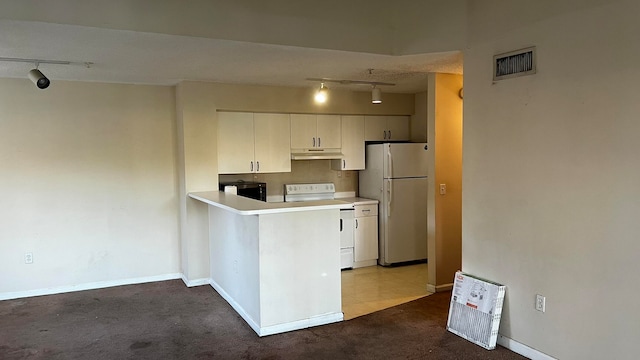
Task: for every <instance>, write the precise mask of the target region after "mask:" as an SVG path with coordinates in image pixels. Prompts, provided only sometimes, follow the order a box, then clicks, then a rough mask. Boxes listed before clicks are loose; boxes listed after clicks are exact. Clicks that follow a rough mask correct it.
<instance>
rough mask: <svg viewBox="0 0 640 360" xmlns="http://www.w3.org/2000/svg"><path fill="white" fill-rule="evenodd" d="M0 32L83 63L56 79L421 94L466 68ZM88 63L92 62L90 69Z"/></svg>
mask: <svg viewBox="0 0 640 360" xmlns="http://www.w3.org/2000/svg"><path fill="white" fill-rule="evenodd" d="M0 33H1V34H3V35H2V36H1V37H0V57H10V58H27V59H42V60H62V61H72V62H78V64H72V65H55V64H41V65H40V66H39V68H40V70H41V71H42V72H43V73H44V74H45V75H46V76H47V77H48V78H49V79H50V80H51V81H52V83H54V82H55V81H56V80H74V81H92V82H114V83H129V84H152V85H175V84H177V83H179V82H180V81H184V80H193V81H211V82H221V83H238V84H258V85H276V86H293V87H309V86H318V85H319V84H318V83H317V82H311V81H308V80H306V79H307V78H332V79H348V80H359V81H376V82H388V83H394V84H396V85H395V86H382V87H381V88H382V90H383V91H384V92H395V93H416V92H420V91H424V90H426V86H427V85H426V84H427V82H426V79H427V73H429V72H442V73H455V74H461V73H462V54H461V53H460V52H443V53H429V54H418V55H406V56H391V55H379V54H369V53H361V52H349V51H337V50H325V49H311V48H303V47H294V46H282V45H269V44H258V43H249V42H241V41H231V40H219V39H210V38H200V37H188V36H178V35H166V34H158V33H146V32H135V31H127V30H113V29H104V28H94V27H86V26H77V25H62V24H52V23H43V22H32V21H15V20H0ZM84 62H92V63H93V65H91V66H90V67H88V68H87V67H85V66H83V65H82V64H81V63H84ZM33 67H34V64H30V63H19V62H0V77H6V78H26V75H27V72H28V71H29V70H30V69H31V68H33ZM369 69H372V70H371V71H369ZM328 85H329V87H339V88H344V89H349V90H355V91H358V90H363V91H364V90H368V89H369V86H368V85H357V84H328Z"/></svg>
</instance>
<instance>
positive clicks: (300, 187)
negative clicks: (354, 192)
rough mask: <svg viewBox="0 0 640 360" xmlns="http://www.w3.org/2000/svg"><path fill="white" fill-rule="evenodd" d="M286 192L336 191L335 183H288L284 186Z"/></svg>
mask: <svg viewBox="0 0 640 360" xmlns="http://www.w3.org/2000/svg"><path fill="white" fill-rule="evenodd" d="M284 192H285V194H289V195H294V194H332V193H335V192H336V188H335V186H334V184H333V183H319V184H287V185H285V186H284Z"/></svg>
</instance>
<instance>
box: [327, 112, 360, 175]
mask: <svg viewBox="0 0 640 360" xmlns="http://www.w3.org/2000/svg"><path fill="white" fill-rule="evenodd" d="M341 129H342V154H343V155H344V157H343V158H342V159H341V160H331V168H332V169H333V170H364V163H365V161H364V149H365V146H364V116H362V115H355V116H350V115H349V116H348V115H343V116H342V117H341Z"/></svg>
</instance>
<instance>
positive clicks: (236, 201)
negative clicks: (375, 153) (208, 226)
mask: <svg viewBox="0 0 640 360" xmlns="http://www.w3.org/2000/svg"><path fill="white" fill-rule="evenodd" d="M189 197H190V198H193V199H196V200H199V201H202V202H204V203H207V204H209V205H213V206H217V207H219V208H223V209H226V210H229V211H232V212H235V213H237V214H240V215H261V214H276V213H285V212H295V211H311V210H327V209H348V208H351V207H352V206H353V202H346V201H344V199H337V200H318V201H301V202H277V203H273V202H264V201H259V200H254V199H250V198H246V197H243V196H238V195H233V194H229V193H225V192H223V191H203V192H193V193H189ZM374 201H375V200H374ZM376 202H377V201H376Z"/></svg>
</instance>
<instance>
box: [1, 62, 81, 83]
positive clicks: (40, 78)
mask: <svg viewBox="0 0 640 360" xmlns="http://www.w3.org/2000/svg"><path fill="white" fill-rule="evenodd" d="M0 61H8V62H20V63H33V64H36V68H35V69H31V70H30V71H29V73H28V74H27V76H28V77H29V79H30V80H31V81H33V83H34V84H36V86H37V87H38V89H46V88H48V87H49V85H50V84H51V81H49V79H48V78H47V77H46V76H44V74H43V73H42V71H40V70H38V66H39V65H40V64H53V65H84V66H85V67H86V68H90V67H91V65H93V63H92V62H88V61H85V62H75V61H64V60H43V59H22V58H8V57H0Z"/></svg>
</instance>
